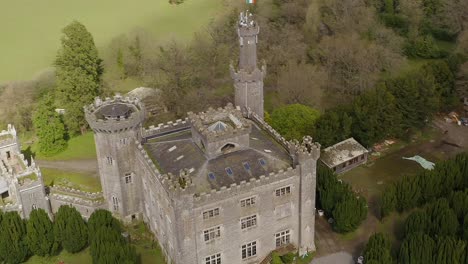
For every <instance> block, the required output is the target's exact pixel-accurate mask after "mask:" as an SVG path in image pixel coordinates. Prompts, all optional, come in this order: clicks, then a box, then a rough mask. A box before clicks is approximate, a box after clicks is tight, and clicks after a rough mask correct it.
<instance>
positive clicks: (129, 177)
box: [125, 173, 132, 184]
mask: <svg viewBox="0 0 468 264" xmlns="http://www.w3.org/2000/svg"><path fill="white" fill-rule="evenodd" d="M125 183H126V184H129V183H132V174H131V173H125Z"/></svg>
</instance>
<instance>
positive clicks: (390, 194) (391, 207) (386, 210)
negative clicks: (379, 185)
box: [380, 184, 397, 218]
mask: <svg viewBox="0 0 468 264" xmlns="http://www.w3.org/2000/svg"><path fill="white" fill-rule="evenodd" d="M396 206H397V197H396V188H395V185H394V184H390V185H388V186H387V188H385V190H384V192H383V194H382V199H381V204H380V214H381V217H382V218H383V217H385V216H388V215H389V214H390V213H391V212H393V211H395V209H396Z"/></svg>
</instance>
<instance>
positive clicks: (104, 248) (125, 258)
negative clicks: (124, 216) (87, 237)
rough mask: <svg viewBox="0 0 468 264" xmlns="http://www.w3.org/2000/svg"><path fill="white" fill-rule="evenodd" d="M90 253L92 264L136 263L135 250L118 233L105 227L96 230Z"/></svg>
mask: <svg viewBox="0 0 468 264" xmlns="http://www.w3.org/2000/svg"><path fill="white" fill-rule="evenodd" d="M90 252H91V256H92V258H93V263H94V264H105V263H124V264H132V263H136V261H137V254H136V251H135V248H134V247H133V246H131V245H130V244H129V243H128V242H126V240H125V239H124V238H123V237H122V235H121V233H120V232H119V231H117V230H115V229H114V228H111V227H106V226H103V227H100V228H99V229H98V230H97V232H96V234H95V236H94V238H93V241H92V242H91V245H90Z"/></svg>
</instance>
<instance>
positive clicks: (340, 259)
mask: <svg viewBox="0 0 468 264" xmlns="http://www.w3.org/2000/svg"><path fill="white" fill-rule="evenodd" d="M311 264H354V261H353V256H351V254H349V253H348V252H344V251H341V252H337V253H333V254H331V255H328V256H325V257H321V258H316V259H314V260H312V263H311Z"/></svg>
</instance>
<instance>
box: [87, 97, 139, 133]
mask: <svg viewBox="0 0 468 264" xmlns="http://www.w3.org/2000/svg"><path fill="white" fill-rule="evenodd" d="M84 110H85V116H86V121H88V123H89V125H90V126H91V128H92V129H93V130H94V132H100V133H118V132H122V131H126V130H129V129H135V128H137V127H138V126H139V125H141V124H142V123H143V121H144V119H145V107H144V105H143V103H141V102H140V100H139V99H138V98H130V97H122V96H120V95H119V94H117V95H115V96H114V98H109V97H107V98H106V99H105V100H104V101H103V100H101V99H100V98H96V99H95V100H94V103H93V104H90V105H88V106H85V107H84Z"/></svg>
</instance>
